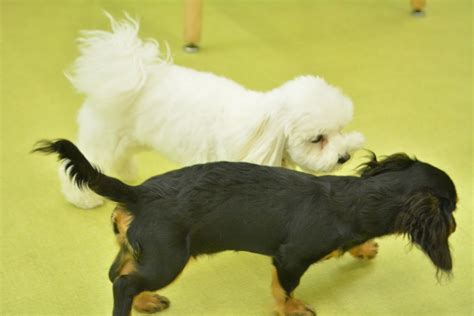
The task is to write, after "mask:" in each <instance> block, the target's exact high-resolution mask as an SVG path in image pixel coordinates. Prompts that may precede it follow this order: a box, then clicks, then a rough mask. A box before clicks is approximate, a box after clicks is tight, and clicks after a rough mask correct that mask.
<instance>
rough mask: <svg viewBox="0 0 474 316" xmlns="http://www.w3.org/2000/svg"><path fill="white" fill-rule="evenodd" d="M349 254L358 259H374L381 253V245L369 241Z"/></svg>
mask: <svg viewBox="0 0 474 316" xmlns="http://www.w3.org/2000/svg"><path fill="white" fill-rule="evenodd" d="M349 252H350V253H351V255H352V256H353V257H355V258H358V259H367V260H370V259H374V258H375V256H377V254H378V252H379V244H378V243H376V242H375V241H373V240H369V241H367V242H365V243H363V244H362V245H359V246H356V247H354V248H352V249H351V250H349Z"/></svg>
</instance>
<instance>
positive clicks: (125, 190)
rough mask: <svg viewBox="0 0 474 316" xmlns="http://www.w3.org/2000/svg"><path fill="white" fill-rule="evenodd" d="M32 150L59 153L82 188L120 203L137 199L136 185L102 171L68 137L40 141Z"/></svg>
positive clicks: (71, 176) (72, 177)
mask: <svg viewBox="0 0 474 316" xmlns="http://www.w3.org/2000/svg"><path fill="white" fill-rule="evenodd" d="M32 152H39V153H44V154H52V153H56V154H58V156H59V160H60V161H65V170H66V172H68V174H69V177H70V178H71V179H72V180H73V181H74V183H76V185H77V186H78V187H79V188H80V189H82V188H84V187H89V188H90V189H91V190H92V191H94V192H95V193H97V194H99V195H101V196H103V197H106V198H108V199H109V200H112V201H115V202H119V203H133V202H136V200H137V191H136V187H132V186H129V185H127V184H125V183H123V182H122V181H120V180H118V179H116V178H112V177H109V176H106V175H105V174H103V173H101V172H100V170H99V169H98V168H97V167H95V166H93V165H92V164H91V163H90V162H89V161H88V160H87V159H86V157H84V155H83V154H82V153H81V152H80V151H79V149H78V148H77V147H76V146H75V145H74V144H73V143H72V142H70V141H68V140H67V139H58V140H55V141H49V140H42V141H39V142H38V143H37V144H36V146H35V148H34V149H33V151H32Z"/></svg>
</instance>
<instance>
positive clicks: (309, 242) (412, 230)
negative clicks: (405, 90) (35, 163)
mask: <svg viewBox="0 0 474 316" xmlns="http://www.w3.org/2000/svg"><path fill="white" fill-rule="evenodd" d="M35 151H39V152H46V153H53V152H54V153H58V154H59V156H60V159H62V160H68V164H67V169H68V170H69V173H70V175H71V177H73V178H74V180H75V182H76V183H77V184H78V185H80V186H84V185H87V186H89V187H90V188H91V189H92V190H93V191H95V192H96V193H98V194H100V195H103V196H105V197H107V198H109V199H111V200H113V201H117V202H119V203H121V204H120V205H122V206H123V207H124V209H126V210H127V211H128V212H130V214H131V215H132V216H133V220H132V221H131V223H130V225H129V227H128V231H127V235H126V237H127V239H128V243H129V244H130V247H131V248H133V249H132V251H133V253H134V260H135V261H136V271H134V272H133V273H130V274H127V275H119V269H118V266H119V264H118V263H117V262H119V260H120V256H121V255H123V252H121V253H119V256H118V258H117V262H116V263H115V264H114V265H113V266H112V268H111V271H110V278H111V280H112V281H113V282H114V315H128V313H129V312H130V309H131V304H132V299H133V297H134V296H135V295H137V294H138V293H140V292H142V291H145V290H150V291H154V290H157V289H159V288H162V287H164V286H166V285H167V284H169V283H170V282H171V281H172V280H173V279H174V278H175V277H176V276H177V275H178V274H179V273H180V271H181V270H182V269H183V268H184V266H185V264H186V262H187V261H188V259H189V258H190V257H191V256H197V255H200V254H210V253H216V252H219V251H223V250H242V251H250V252H254V253H259V254H264V255H267V256H270V257H271V258H272V260H273V264H274V266H275V268H276V270H277V274H278V278H279V280H280V282H281V286H282V287H283V289H284V290H285V291H286V295H288V296H289V295H290V293H292V292H293V290H294V289H295V288H296V287H297V286H298V284H299V280H300V277H301V276H302V275H303V273H304V272H305V271H306V269H307V268H308V267H309V265H311V264H312V263H314V262H316V261H318V260H320V259H322V258H323V257H324V256H326V255H328V254H329V253H331V252H332V251H334V250H342V251H346V250H348V249H350V248H352V247H354V246H356V245H359V244H362V243H364V242H365V241H367V240H369V239H372V238H374V237H378V236H382V235H387V234H393V233H399V234H406V235H408V237H409V238H410V240H411V241H412V242H413V243H414V244H415V245H417V246H419V247H420V248H421V249H422V250H423V251H424V252H425V253H426V254H427V255H428V256H429V257H430V259H431V260H432V262H433V263H434V265H435V266H436V267H437V268H438V269H441V271H446V272H449V271H451V269H452V260H451V254H450V250H449V246H448V237H449V235H450V234H451V233H452V232H453V231H454V230H455V227H456V223H455V221H454V218H453V214H452V213H453V211H454V210H455V207H456V201H457V196H456V191H455V187H454V184H453V182H452V181H451V179H450V178H449V177H448V175H446V173H444V172H443V171H441V170H439V169H437V168H435V167H433V166H431V165H429V164H426V163H423V162H421V161H417V160H414V159H410V158H409V157H408V156H406V155H405V154H395V155H392V156H389V157H388V158H386V159H385V160H383V161H380V162H379V161H377V160H376V158H375V155H374V156H373V158H372V160H371V161H369V162H368V163H367V164H365V166H363V168H362V170H361V176H360V177H354V176H321V177H316V176H313V175H309V174H305V173H300V172H295V171H291V170H287V169H283V168H275V167H264V166H258V165H254V164H248V163H230V162H216V163H209V164H202V165H195V166H191V167H187V168H183V169H180V170H176V171H172V172H168V173H166V174H163V175H159V176H155V177H153V178H150V179H149V180H147V181H145V182H144V183H143V184H141V185H138V186H128V185H126V184H124V183H122V182H120V181H119V180H117V179H114V178H111V177H107V176H105V175H103V174H101V173H100V172H99V171H98V169H96V168H94V167H93V166H91V165H90V163H89V162H88V161H87V160H86V159H85V158H84V156H83V155H82V154H81V153H80V152H79V150H78V149H77V148H76V147H75V146H74V145H73V144H72V143H70V142H69V141H67V140H58V141H55V142H43V143H42V144H41V146H40V147H38V148H37V149H35ZM116 229H117V228H116Z"/></svg>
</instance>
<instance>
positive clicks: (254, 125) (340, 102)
mask: <svg viewBox="0 0 474 316" xmlns="http://www.w3.org/2000/svg"><path fill="white" fill-rule="evenodd" d="M109 18H110V20H111V24H112V32H106V31H85V32H84V33H83V35H84V36H83V37H82V38H80V40H79V41H80V52H81V55H80V57H79V58H78V59H77V60H76V62H75V64H74V65H73V69H72V74H70V75H68V77H69V79H70V80H71V82H72V84H73V85H74V87H75V88H76V89H77V90H78V91H79V92H81V93H83V94H85V95H86V100H85V102H84V104H83V106H82V108H81V110H80V112H79V117H78V123H79V135H78V145H79V147H80V148H81V150H82V151H83V152H84V154H85V155H86V156H87V158H88V159H89V160H91V161H93V162H94V163H95V164H96V165H98V166H99V167H100V168H101V169H102V170H103V172H106V173H109V172H115V173H117V174H118V175H119V176H121V177H123V178H125V179H127V180H130V179H133V178H134V176H135V175H136V171H137V170H136V168H135V165H134V163H133V161H132V156H133V154H134V153H136V152H137V151H139V150H143V149H146V148H153V149H155V150H156V151H158V152H160V153H162V154H164V155H165V156H166V157H168V158H169V159H171V160H173V161H175V162H178V163H180V164H185V165H189V164H195V163H205V162H211V161H220V160H227V161H247V162H253V163H257V164H263V165H270V166H282V165H285V166H295V165H297V166H299V167H301V168H302V169H304V170H308V171H315V172H317V171H330V170H332V169H334V168H335V167H336V166H337V165H340V164H342V163H344V162H345V161H347V160H348V159H349V157H350V152H352V151H354V150H356V149H359V148H361V146H362V144H363V142H364V138H363V136H362V135H361V134H360V133H357V132H352V133H348V134H343V133H342V132H341V130H342V128H343V127H344V126H345V125H347V124H348V123H349V122H350V121H351V119H352V103H351V100H350V99H348V98H347V97H345V96H344V95H343V94H342V93H341V92H340V91H339V90H338V89H337V88H335V87H332V86H330V85H328V84H327V83H326V82H325V81H324V80H323V79H321V78H318V77H314V76H302V77H298V78H296V79H293V80H291V81H289V82H287V83H285V84H283V85H282V86H280V87H278V88H275V89H273V90H271V91H268V92H258V91H252V90H248V89H246V88H244V87H242V86H241V85H239V84H237V83H236V82H234V81H232V80H229V79H226V78H223V77H220V76H216V75H214V74H211V73H205V72H199V71H195V70H192V69H189V68H185V67H181V66H177V65H174V64H172V63H171V62H170V61H169V60H168V58H162V56H161V54H160V50H159V45H158V43H157V42H156V41H153V40H146V41H144V40H141V39H140V38H138V29H139V25H138V22H136V21H135V20H133V19H131V18H130V17H127V19H125V20H121V21H116V20H114V19H113V18H112V17H110V16H109ZM167 55H168V56H169V50H168V54H167ZM60 175H61V180H62V189H63V192H64V194H65V196H66V198H67V200H68V201H70V202H71V203H73V204H75V205H77V206H79V207H82V208H91V207H94V206H97V205H100V204H101V203H102V199H101V198H99V196H97V195H95V194H93V193H92V192H91V191H89V192H84V191H80V190H78V188H77V187H76V186H75V185H73V184H72V183H71V182H70V180H69V179H68V178H67V176H66V175H65V172H64V167H62V168H61V169H60Z"/></svg>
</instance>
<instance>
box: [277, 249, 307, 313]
mask: <svg viewBox="0 0 474 316" xmlns="http://www.w3.org/2000/svg"><path fill="white" fill-rule="evenodd" d="M291 261H292V260H291ZM273 265H274V267H275V271H274V273H273V280H272V294H273V297H274V298H275V300H276V303H277V306H276V311H277V312H278V313H279V315H285V316H290V315H295V316H296V315H298V316H314V315H316V313H315V312H314V311H313V309H312V307H311V306H309V305H306V304H305V303H303V302H302V301H300V300H298V299H295V298H294V297H293V291H294V290H295V288H296V287H297V286H298V284H299V283H300V278H301V276H302V275H303V274H304V272H305V271H306V269H308V266H309V265H308V264H304V263H301V262H297V261H294V262H293V261H292V262H289V261H288V260H286V261H285V260H281V259H280V260H279V259H277V258H273Z"/></svg>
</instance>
